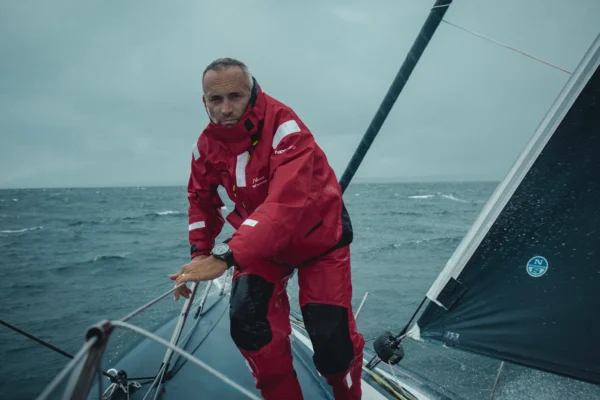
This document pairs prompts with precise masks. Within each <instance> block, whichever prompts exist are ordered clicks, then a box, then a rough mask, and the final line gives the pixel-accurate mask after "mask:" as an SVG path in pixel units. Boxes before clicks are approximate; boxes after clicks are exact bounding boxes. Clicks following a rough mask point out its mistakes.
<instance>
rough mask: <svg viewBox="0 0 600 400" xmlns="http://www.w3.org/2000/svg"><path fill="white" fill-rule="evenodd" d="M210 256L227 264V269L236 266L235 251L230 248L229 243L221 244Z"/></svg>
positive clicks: (214, 248)
mask: <svg viewBox="0 0 600 400" xmlns="http://www.w3.org/2000/svg"><path fill="white" fill-rule="evenodd" d="M210 255H211V256H213V257H215V258H218V259H219V260H223V261H225V262H226V263H227V268H231V267H233V266H234V265H235V259H234V258H233V251H231V249H230V248H229V245H228V244H227V243H219V244H217V245H216V246H215V247H213V249H212V250H211V252H210Z"/></svg>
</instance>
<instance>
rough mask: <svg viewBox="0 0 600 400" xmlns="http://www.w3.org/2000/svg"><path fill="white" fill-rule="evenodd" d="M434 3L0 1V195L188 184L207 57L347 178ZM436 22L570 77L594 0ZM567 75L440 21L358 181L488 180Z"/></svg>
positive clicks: (472, 12)
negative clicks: (239, 67) (268, 103)
mask: <svg viewBox="0 0 600 400" xmlns="http://www.w3.org/2000/svg"><path fill="white" fill-rule="evenodd" d="M433 4H434V1H433V0H431V1H429V0H369V1H366V0H363V1H354V0H343V1H342V0H330V1H323V0H307V1H302V2H299V1H294V2H285V1H281V0H253V1H245V0H229V1H221V2H218V1H212V2H209V1H181V0H171V1H168V2H167V1H158V0H153V1H147V0H146V1H141V0H131V1H117V0H102V1H99V0H95V1H85V2H82V1H79V0H53V1H43V2H42V1H31V0H19V1H3V2H0V60H1V61H0V104H1V106H0V188H25V187H80V186H87V187H102V186H151V185H186V184H187V180H188V177H189V167H190V162H191V157H192V144H193V143H194V142H195V140H196V139H197V137H198V136H199V135H200V133H201V132H202V129H203V128H204V126H205V125H206V123H207V121H208V120H207V116H206V113H205V110H204V108H203V106H202V90H201V89H202V87H201V74H202V71H203V70H204V68H205V67H206V65H207V64H208V63H210V62H211V61H212V60H214V59H215V58H218V57H234V58H238V59H240V60H242V61H244V62H245V63H246V64H247V65H248V67H249V68H250V71H251V72H252V73H253V75H254V76H255V77H256V79H257V81H258V82H259V83H260V84H261V87H262V88H263V90H264V91H265V92H266V93H268V94H270V95H271V96H273V97H275V98H277V99H278V100H280V101H282V102H284V103H286V104H287V105H289V106H290V107H292V108H293V109H294V110H295V111H296V112H297V113H298V115H299V116H300V118H301V119H302V120H303V121H304V122H305V123H306V124H307V126H308V127H309V128H310V129H311V131H312V133H313V135H314V136H315V138H316V140H317V143H318V144H319V145H320V146H321V147H322V148H323V149H324V150H325V152H326V154H327V157H328V159H329V161H330V163H331V165H332V166H333V168H334V169H335V171H336V173H337V174H338V177H341V175H342V173H343V171H344V169H345V167H346V165H347V163H348V162H349V160H350V158H351V157H352V154H353V153H354V150H355V148H356V147H357V145H358V143H359V142H360V140H361V138H362V136H363V134H364V132H365V131H366V129H367V127H368V126H369V124H370V122H371V120H372V118H373V116H374V114H375V112H376V111H377V109H378V107H379V105H380V103H381V101H382V100H383V97H384V96H385V94H386V92H387V90H388V88H389V86H390V84H391V83H392V81H393V79H394V77H395V75H396V73H397V72H398V69H399V68H400V65H401V64H402V62H403V61H404V59H405V57H406V55H407V53H408V50H409V49H410V47H411V46H412V44H413V42H414V40H415V38H416V36H417V34H418V33H419V30H420V29H421V27H422V24H423V23H424V21H425V19H426V18H427V15H428V14H429V11H430V8H431V6H432V5H433ZM445 20H447V21H449V22H451V23H453V24H457V25H459V26H461V27H464V28H467V29H469V30H472V31H475V32H478V33H481V34H483V35H485V36H486V37H490V38H492V39H494V40H497V41H499V42H502V43H506V44H509V45H510V46H513V47H516V48H518V49H519V50H521V51H524V52H527V53H530V54H532V55H534V56H536V57H539V58H541V59H543V60H546V61H548V62H551V63H553V64H556V65H558V66H560V67H562V68H565V69H567V70H569V71H573V70H574V69H575V67H576V66H577V64H578V62H579V60H580V59H581V58H582V57H583V55H584V53H585V52H586V50H587V48H588V47H589V46H590V44H591V43H592V41H593V40H594V38H595V37H596V35H597V34H598V33H599V31H600V28H599V27H598V24H597V21H598V20H600V1H598V0H525V1H524V0H505V1H498V0H462V1H461V0H455V1H454V3H453V4H452V5H451V6H450V8H449V10H448V12H447V13H446V16H445ZM568 78H569V75H568V74H566V73H564V72H561V71H558V70H556V69H554V68H551V67H549V66H547V65H544V64H542V63H540V62H536V61H534V60H532V59H530V58H528V57H525V56H523V55H521V54H518V53H516V52H514V51H511V50H508V49H506V48H504V47H501V46H498V45H496V44H493V43H491V42H489V41H486V40H483V39H481V38H479V37H476V36H474V35H472V34H469V33H466V32H464V31H463V30H460V29H457V28H456V27H454V26H451V25H449V24H446V23H442V24H441V25H440V26H439V28H438V30H437V32H436V33H435V35H434V37H433V39H432V40H431V42H430V44H429V46H428V47H427V49H426V50H425V53H424V54H423V57H422V58H421V60H420V61H419V63H418V65H417V66H416V68H415V70H414V72H413V74H412V76H411V78H410V80H409V82H408V83H407V85H406V86H405V88H404V91H403V92H402V93H401V95H400V97H399V98H398V100H397V102H396V104H395V105H394V108H393V109H392V111H391V113H390V115H389V117H388V119H387V120H386V122H385V124H384V125H383V127H382V129H381V131H380V133H379V135H378V137H377V138H376V140H375V142H374V143H373V146H372V147H371V149H370V151H369V153H368V154H367V156H366V157H365V159H364V161H363V163H362V165H361V166H360V168H359V170H358V172H357V174H356V180H357V181H364V180H367V181H368V180H422V181H426V180H500V179H502V178H503V177H504V175H505V174H506V173H507V172H508V170H509V168H510V167H511V165H512V163H513V162H514V161H515V159H516V158H517V157H518V155H519V153H520V152H521V150H522V148H523V147H524V146H525V144H526V142H527V140H528V139H529V138H530V137H531V135H532V134H533V133H534V131H535V129H536V127H537V125H538V124H539V122H540V120H541V119H542V118H543V117H544V114H545V113H546V111H547V109H548V108H549V107H550V106H551V104H552V102H553V101H554V99H555V98H556V96H557V95H558V93H559V92H560V90H561V88H562V86H563V85H564V84H565V83H566V81H567V79H568Z"/></svg>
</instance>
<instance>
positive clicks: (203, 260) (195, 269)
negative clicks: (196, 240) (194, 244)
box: [169, 256, 227, 301]
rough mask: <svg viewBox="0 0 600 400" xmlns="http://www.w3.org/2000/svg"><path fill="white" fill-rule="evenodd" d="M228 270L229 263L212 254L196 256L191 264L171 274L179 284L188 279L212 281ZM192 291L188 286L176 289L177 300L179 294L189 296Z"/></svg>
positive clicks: (176, 299)
mask: <svg viewBox="0 0 600 400" xmlns="http://www.w3.org/2000/svg"><path fill="white" fill-rule="evenodd" d="M225 271H227V263H226V262H225V261H222V260H219V259H218V258H215V257H212V256H198V257H195V258H194V259H193V260H192V261H191V262H190V263H189V264H186V265H184V266H183V267H182V268H181V270H180V271H179V272H177V273H174V274H173V275H171V276H169V278H170V279H171V280H174V281H175V286H178V285H180V284H182V283H184V282H188V281H195V282H199V281H210V280H212V279H217V278H218V277H220V276H221V275H223V274H224V273H225ZM191 293H192V291H191V290H190V289H189V288H188V287H187V286H186V285H184V286H182V287H180V288H179V289H177V290H176V291H175V301H178V300H179V296H180V295H181V296H183V297H185V298H186V299H187V298H189V296H190V294H191Z"/></svg>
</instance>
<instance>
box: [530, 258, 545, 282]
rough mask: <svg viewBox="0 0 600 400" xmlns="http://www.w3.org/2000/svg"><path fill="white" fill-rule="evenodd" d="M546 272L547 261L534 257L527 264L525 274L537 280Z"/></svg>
mask: <svg viewBox="0 0 600 400" xmlns="http://www.w3.org/2000/svg"><path fill="white" fill-rule="evenodd" d="M546 271H548V260H546V259H545V258H544V257H542V256H535V257H533V258H532V259H531V260H529V262H527V273H528V274H529V275H530V276H533V277H534V278H539V277H540V276H542V275H544V274H545V273H546Z"/></svg>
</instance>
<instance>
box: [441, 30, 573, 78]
mask: <svg viewBox="0 0 600 400" xmlns="http://www.w3.org/2000/svg"><path fill="white" fill-rule="evenodd" d="M442 22H444V23H446V24H448V25H450V26H453V27H455V28H457V29H460V30H463V31H465V32H467V33H470V34H472V35H474V36H477V37H480V38H482V39H484V40H487V41H489V42H491V43H494V44H497V45H499V46H502V47H505V48H507V49H509V50H512V51H515V52H517V53H519V54H521V55H524V56H526V57H529V58H531V59H533V60H535V61H538V62H541V63H542V64H546V65H548V66H550V67H552V68H555V69H557V70H559V71H562V72H564V73H566V74H569V75H572V74H573V73H572V72H571V71H568V70H566V69H564V68H561V67H559V66H557V65H554V64H552V63H550V62H548V61H545V60H542V59H541V58H539V57H535V56H533V55H531V54H528V53H525V52H524V51H522V50H519V49H517V48H515V47H513V46H510V45H508V44H505V43H502V42H499V41H497V40H494V39H492V38H490V37H487V36H484V35H482V34H481V33H477V32H475V31H473V30H471V29H467V28H464V27H462V26H459V25H457V24H454V23H452V22H450V21H447V20H445V19H442Z"/></svg>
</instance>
